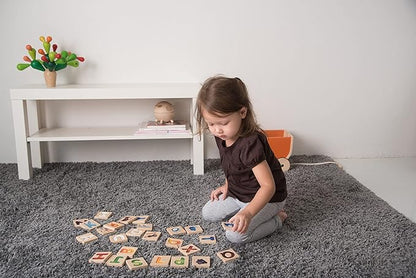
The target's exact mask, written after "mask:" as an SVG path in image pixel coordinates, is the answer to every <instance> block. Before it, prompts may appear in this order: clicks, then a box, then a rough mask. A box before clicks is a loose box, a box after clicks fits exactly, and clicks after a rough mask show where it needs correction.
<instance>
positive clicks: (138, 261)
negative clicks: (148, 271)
mask: <svg viewBox="0 0 416 278" xmlns="http://www.w3.org/2000/svg"><path fill="white" fill-rule="evenodd" d="M126 265H127V267H128V268H129V269H130V270H136V269H140V268H146V267H147V266H148V264H147V262H146V260H145V259H144V258H143V257H140V258H133V259H130V260H127V261H126Z"/></svg>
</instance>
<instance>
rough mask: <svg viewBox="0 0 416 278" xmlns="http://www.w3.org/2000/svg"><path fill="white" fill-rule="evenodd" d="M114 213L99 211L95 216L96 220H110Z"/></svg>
mask: <svg viewBox="0 0 416 278" xmlns="http://www.w3.org/2000/svg"><path fill="white" fill-rule="evenodd" d="M112 214H113V213H112V212H111V211H99V212H97V214H96V215H95V216H94V219H98V220H107V219H108V218H110V217H111V215H112Z"/></svg>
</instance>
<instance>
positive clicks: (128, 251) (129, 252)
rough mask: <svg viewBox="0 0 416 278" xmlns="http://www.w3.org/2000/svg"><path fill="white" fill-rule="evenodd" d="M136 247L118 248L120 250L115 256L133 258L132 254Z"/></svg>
mask: <svg viewBox="0 0 416 278" xmlns="http://www.w3.org/2000/svg"><path fill="white" fill-rule="evenodd" d="M137 249H138V248H137V247H132V246H123V247H121V248H120V250H119V251H118V253H117V255H121V256H127V257H128V258H133V256H134V254H135V253H136V251H137Z"/></svg>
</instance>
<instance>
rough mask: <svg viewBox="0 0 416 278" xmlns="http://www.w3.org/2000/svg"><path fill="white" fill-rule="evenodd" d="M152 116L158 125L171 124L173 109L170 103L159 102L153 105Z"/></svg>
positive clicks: (173, 114)
mask: <svg viewBox="0 0 416 278" xmlns="http://www.w3.org/2000/svg"><path fill="white" fill-rule="evenodd" d="M154 116H155V119H156V122H158V123H160V124H163V123H173V117H174V116H175V108H174V107H173V105H172V104H171V103H170V102H167V101H160V102H158V103H156V105H155V109H154Z"/></svg>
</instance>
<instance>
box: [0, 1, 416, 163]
mask: <svg viewBox="0 0 416 278" xmlns="http://www.w3.org/2000/svg"><path fill="white" fill-rule="evenodd" d="M40 35H44V36H46V35H51V36H52V37H53V42H56V43H58V45H59V46H60V48H64V49H69V50H72V51H74V52H76V53H77V54H79V55H82V56H85V57H86V62H85V63H83V64H81V66H80V67H79V68H78V69H72V68H69V69H65V70H63V71H60V72H58V84H65V83H81V84H85V83H138V82H159V81H160V82H170V81H172V82H176V81H179V82H182V81H185V82H202V81H203V80H205V79H206V78H207V77H209V76H211V75H213V74H217V73H223V74H226V75H230V76H239V77H241V78H242V79H243V80H244V81H245V82H246V84H247V86H248V87H249V90H250V93H251V96H252V101H253V104H254V107H255V110H256V112H257V116H258V119H259V121H260V123H261V124H262V126H263V127H264V128H267V129H282V128H284V129H288V130H289V131H291V132H292V133H293V134H294V136H295V144H294V153H295V154H326V155H329V156H333V157H338V158H341V157H383V156H415V155H416V144H415V143H416V109H414V107H415V104H416V81H415V80H416V51H415V50H416V2H415V1H413V0H349V1H347V0H344V1H341V0H338V1H334V0H317V1H308V0H304V1H299V0H297V1H296V0H293V1H278V0H270V1H241V0H240V1H237V0H230V1H220V0H211V1H198V0H178V1H168V0H156V1H142V0H135V1H134V0H121V1H104V0H88V1H82V0H72V1H58V0H53V1H52V0H39V1H23V0H2V1H1V2H0V36H1V43H0V53H1V54H2V63H3V66H2V67H0V124H1V129H0V130H1V134H0V135H1V138H2V139H1V140H2V142H1V145H0V162H15V161H16V158H15V147H14V134H13V126H12V118H11V108H10V102H9V88H12V87H16V86H19V85H22V84H31V83H43V80H42V78H43V77H42V75H41V73H40V72H38V71H34V70H32V69H27V70H25V71H23V72H18V71H17V70H16V64H17V63H19V62H21V57H22V56H23V55H26V51H25V45H26V44H28V43H29V44H32V45H33V46H34V47H35V48H39V47H40V42H39V41H38V37H39V36H40ZM121 105H124V104H121ZM137 105H138V109H137V110H135V107H130V108H131V110H129V111H127V112H126V111H125V110H124V109H120V108H118V107H119V106H116V105H113V107H112V108H111V109H110V110H111V111H113V112H114V113H117V117H118V118H120V117H121V118H123V117H124V119H121V120H120V121H121V122H123V120H124V121H125V122H129V121H135V119H133V118H132V117H131V115H133V114H132V113H133V111H139V109H146V108H144V106H143V105H140V104H137ZM70 106H71V107H70V108H72V107H75V108H78V107H80V108H79V109H80V111H83V110H82V107H84V106H85V104H80V103H77V102H75V103H71V104H70ZM88 107H89V109H87V111H84V112H85V113H86V114H83V113H78V112H77V113H76V114H73V113H72V114H71V113H70V110H68V109H67V107H65V106H63V105H62V104H60V103H57V104H56V103H54V104H53V105H51V104H46V107H45V110H46V112H45V113H52V116H53V117H56V118H54V119H55V121H57V119H59V121H62V123H68V122H69V123H74V122H75V123H76V122H79V121H82V123H83V124H84V125H85V124H91V125H94V124H101V123H100V121H109V122H110V123H111V121H112V119H113V117H114V116H113V115H114V114H113V115H111V114H110V113H107V112H110V111H108V109H107V110H105V111H104V112H102V108H100V106H97V105H93V104H91V106H88ZM57 110H58V111H59V113H63V114H62V115H61V116H59V113H57V112H55V111H57ZM100 111H101V112H102V114H100V115H102V117H101V116H100V117H98V119H97V117H94V116H93V115H94V113H95V112H97V113H99V112H100ZM101 112H100V113H101ZM59 121H58V122H57V123H56V124H59ZM167 142H168V141H167ZM55 145H58V147H56V146H55ZM207 153H208V157H216V156H217V152H216V149H215V146H214V145H213V144H212V141H211V140H208V143H207ZM50 155H51V160H58V161H84V160H97V161H109V160H134V159H136V160H143V159H154V158H155V159H163V158H169V159H183V158H186V157H187V156H188V155H189V153H188V148H187V143H186V141H183V142H182V141H177V142H174V145H172V146H170V147H169V150H166V147H164V145H163V143H161V142H124V143H120V142H100V143H99V144H94V143H91V142H89V143H80V142H78V143H56V144H54V145H53V146H51V148H50Z"/></svg>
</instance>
